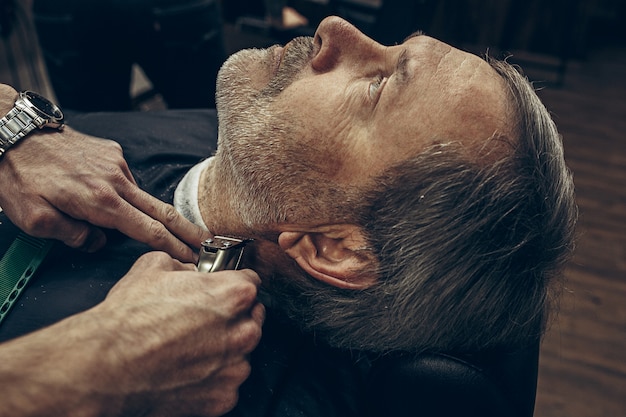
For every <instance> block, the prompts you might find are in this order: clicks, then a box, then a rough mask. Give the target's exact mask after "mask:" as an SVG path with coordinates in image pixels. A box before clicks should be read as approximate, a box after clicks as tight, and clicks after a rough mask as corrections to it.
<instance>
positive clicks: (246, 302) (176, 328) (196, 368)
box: [93, 252, 264, 416]
mask: <svg viewBox="0 0 626 417" xmlns="http://www.w3.org/2000/svg"><path fill="white" fill-rule="evenodd" d="M259 284H260V280H259V278H258V276H257V275H256V274H255V273H254V272H252V271H251V270H243V271H222V272H217V273H212V274H206V273H201V272H196V270H195V267H194V266H193V265H190V264H182V263H180V262H178V261H175V260H173V259H171V258H170V257H169V256H167V255H166V254H164V253H158V252H153V253H149V254H146V255H144V256H143V257H141V258H140V259H139V260H138V261H137V262H136V263H135V265H134V266H133V267H132V268H131V270H130V271H129V272H128V274H127V275H126V276H125V277H124V278H123V279H122V280H121V281H120V282H119V283H118V284H117V285H116V286H115V287H113V289H112V290H111V291H110V293H109V295H108V296H107V298H106V299H105V301H104V302H103V303H102V304H100V305H99V306H97V307H96V308H95V309H94V311H93V312H95V313H96V314H98V315H100V316H101V317H104V318H105V319H104V320H103V322H106V321H107V320H109V321H110V318H111V317H117V318H119V323H118V325H119V326H120V327H119V328H118V327H116V328H114V329H112V330H115V333H114V335H115V337H116V338H117V339H116V340H115V342H114V343H112V345H111V350H110V352H109V353H110V354H109V359H110V360H111V361H112V364H111V365H109V369H110V371H111V373H110V374H109V375H108V376H109V378H110V381H108V382H110V384H111V385H110V386H109V385H108V384H104V389H107V388H108V389H113V390H118V392H119V393H120V394H124V395H125V396H128V397H129V398H131V399H132V398H133V396H135V397H136V398H135V404H134V406H136V407H139V408H141V409H142V410H144V411H145V410H146V406H148V405H149V406H150V408H151V409H153V410H154V412H153V413H152V414H149V415H151V416H152V415H155V416H157V415H158V416H160V415H163V416H178V415H202V416H217V415H221V414H223V413H225V412H226V411H228V410H230V409H231V408H232V407H234V405H235V404H236V402H237V390H238V388H239V385H241V383H243V381H244V380H245V379H246V378H247V377H248V375H249V372H250V366H249V364H248V362H247V354H249V353H250V352H251V351H252V350H253V349H254V347H256V345H257V343H258V341H259V339H260V336H261V324H262V322H263V317H264V308H263V306H262V305H261V304H259V303H258V302H257V301H256V295H257V286H258V285H259ZM113 322H114V323H115V321H113ZM103 372H104V374H106V372H107V371H106V370H103ZM131 403H132V402H131ZM127 411H128V410H127Z"/></svg>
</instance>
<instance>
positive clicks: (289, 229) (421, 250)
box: [216, 18, 575, 350]
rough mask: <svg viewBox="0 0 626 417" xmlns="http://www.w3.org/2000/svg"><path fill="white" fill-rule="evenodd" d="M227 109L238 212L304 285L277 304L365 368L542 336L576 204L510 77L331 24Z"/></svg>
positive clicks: (265, 64)
mask: <svg viewBox="0 0 626 417" xmlns="http://www.w3.org/2000/svg"><path fill="white" fill-rule="evenodd" d="M217 103H218V112H219V117H220V142H219V148H218V153H217V155H216V157H217V160H216V163H217V164H219V166H220V172H222V173H225V174H224V175H225V176H227V177H228V179H229V181H230V183H229V184H230V188H229V192H230V193H231V194H230V200H231V202H233V204H234V202H237V204H239V205H238V206H237V207H236V210H237V211H239V212H240V213H241V220H242V222H243V223H244V226H245V227H244V229H246V230H248V231H261V232H264V233H268V234H273V233H276V234H279V235H280V236H279V238H278V243H279V245H280V247H281V248H282V250H283V251H284V252H285V253H286V254H288V255H289V256H290V257H291V258H292V259H293V261H292V262H295V263H296V264H297V265H298V267H299V269H298V271H301V272H302V271H303V272H304V274H300V276H294V274H293V271H295V269H290V271H291V272H292V273H290V274H289V275H290V276H289V277H288V278H285V279H283V280H282V281H278V280H279V278H276V279H275V282H280V283H281V284H279V285H275V287H277V291H279V292H280V293H282V294H283V295H285V297H284V300H283V305H285V306H286V308H288V310H289V312H290V314H292V315H293V316H294V317H296V318H297V319H298V320H299V321H300V322H302V323H304V324H305V326H308V327H310V328H311V329H314V330H315V331H316V332H318V333H320V334H321V335H323V336H324V338H326V339H327V340H329V341H330V342H331V343H332V344H335V345H339V346H344V347H356V348H362V349H371V350H389V349H408V350H424V349H446V350H450V349H455V350H456V349H459V350H460V349H480V348H484V347H487V346H495V345H501V344H506V343H509V342H516V341H518V340H520V339H522V338H527V337H528V336H529V335H532V334H533V333H537V332H539V328H540V324H541V318H542V316H543V309H544V306H545V302H546V300H547V298H548V293H547V289H548V287H549V286H548V281H549V278H550V277H551V274H552V273H553V272H554V269H555V267H556V266H557V264H558V263H559V261H560V259H561V257H562V256H563V255H564V254H565V253H566V252H567V249H568V248H569V246H570V244H571V229H572V227H573V222H574V217H575V210H574V205H573V190H572V184H571V179H570V177H569V174H568V172H567V170H566V168H565V166H564V162H563V155H562V149H561V145H560V140H559V137H558V134H557V133H556V129H555V128H554V125H553V123H552V121H551V120H550V118H549V116H548V114H547V112H546V110H545V108H543V106H541V103H540V102H539V101H538V99H537V98H536V95H535V94H534V92H533V91H532V88H531V87H530V86H529V85H528V83H527V82H526V81H525V80H524V79H523V78H522V77H520V76H519V74H517V72H515V71H514V70H511V69H510V67H508V66H507V65H506V64H502V63H489V62H487V61H484V60H482V59H480V58H478V57H476V56H473V55H471V54H467V53H464V52H462V51H460V50H457V49H454V48H451V47H450V46H448V45H446V44H443V43H441V42H439V41H436V40H434V39H432V38H429V37H426V36H421V35H418V36H413V37H411V38H409V39H407V40H406V41H405V42H404V43H403V44H401V45H397V46H394V47H384V46H382V45H379V44H377V43H375V42H374V41H372V40H371V39H369V38H367V37H365V36H364V35H363V34H361V33H360V32H358V31H357V30H356V29H355V28H354V27H352V26H350V25H349V24H348V23H347V22H345V21H343V20H340V19H338V18H329V19H326V20H325V21H324V22H322V23H321V24H320V27H319V28H318V30H317V33H316V35H315V37H314V38H313V39H309V38H299V39H296V40H294V41H292V42H291V43H289V44H287V45H286V46H285V47H284V48H281V47H273V48H270V49H268V50H250V51H244V52H241V53H239V54H237V55H235V56H234V57H232V58H231V59H230V60H229V61H228V62H227V63H226V64H225V65H224V68H223V69H222V71H221V72H220V76H219V80H218V98H217ZM285 268H288V267H285ZM285 268H283V269H282V270H279V271H278V273H279V274H280V273H283V274H284V272H285V271H286V269H285ZM296 275H297V274H296Z"/></svg>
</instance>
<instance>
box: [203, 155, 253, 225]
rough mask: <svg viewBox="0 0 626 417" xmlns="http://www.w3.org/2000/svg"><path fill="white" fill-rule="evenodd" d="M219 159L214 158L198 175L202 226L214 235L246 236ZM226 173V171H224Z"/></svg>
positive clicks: (227, 178) (228, 181) (232, 185)
mask: <svg viewBox="0 0 626 417" xmlns="http://www.w3.org/2000/svg"><path fill="white" fill-rule="evenodd" d="M221 165H222V164H221V161H220V159H219V158H218V157H217V156H216V157H214V158H213V159H212V161H211V163H210V164H209V165H207V167H206V168H205V169H204V171H203V172H202V174H201V175H200V183H199V184H198V205H199V208H200V214H201V215H202V220H203V221H204V224H205V225H206V226H207V227H208V229H209V231H211V233H213V234H215V235H241V236H243V235H246V234H247V233H246V230H244V229H245V228H244V224H243V221H242V220H241V218H239V216H238V215H237V210H236V209H235V208H234V207H235V205H234V204H233V202H234V200H235V198H234V196H233V193H232V190H233V189H234V188H233V187H234V184H232V180H230V178H229V177H228V175H223V174H224V172H225V170H224V169H222V166H221ZM226 172H227V171H226Z"/></svg>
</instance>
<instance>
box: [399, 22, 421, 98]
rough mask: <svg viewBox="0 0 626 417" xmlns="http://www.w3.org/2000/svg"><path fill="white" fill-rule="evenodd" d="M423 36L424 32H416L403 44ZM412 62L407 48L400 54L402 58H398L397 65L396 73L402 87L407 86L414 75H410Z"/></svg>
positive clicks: (405, 39)
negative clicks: (410, 63) (410, 62)
mask: <svg viewBox="0 0 626 417" xmlns="http://www.w3.org/2000/svg"><path fill="white" fill-rule="evenodd" d="M423 35H424V32H422V31H421V30H416V31H415V32H413V33H411V34H410V35H409V36H407V37H406V38H404V41H402V43H403V44H404V43H406V42H407V41H408V40H409V39H413V38H417V37H418V36H423ZM410 60H411V59H410V58H409V53H408V51H407V49H406V48H405V49H404V50H403V51H402V53H401V54H400V56H399V57H398V63H397V64H396V73H397V74H398V84H399V85H401V86H404V85H407V84H408V82H409V81H410V79H411V75H412V74H410V73H409V61H410Z"/></svg>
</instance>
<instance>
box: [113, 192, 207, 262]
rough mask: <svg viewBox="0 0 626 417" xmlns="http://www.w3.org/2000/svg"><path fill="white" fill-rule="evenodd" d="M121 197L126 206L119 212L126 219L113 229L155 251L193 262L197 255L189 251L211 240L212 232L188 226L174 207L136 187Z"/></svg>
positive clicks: (188, 223) (188, 222)
mask: <svg viewBox="0 0 626 417" xmlns="http://www.w3.org/2000/svg"><path fill="white" fill-rule="evenodd" d="M122 197H123V198H124V200H125V202H123V203H122V204H125V205H126V207H124V208H121V209H122V210H121V211H122V212H126V213H128V217H127V218H126V221H123V222H120V223H118V224H116V225H115V226H116V227H117V229H118V230H119V231H120V232H122V233H124V234H126V235H128V236H130V237H131V238H133V239H136V240H139V241H141V242H143V243H146V244H148V245H150V246H151V247H152V248H154V249H158V250H163V251H165V252H167V253H169V254H170V255H172V256H173V257H175V258H178V259H180V260H182V261H187V262H194V261H195V258H196V253H195V251H194V250H192V249H191V248H199V247H200V245H201V243H202V242H203V241H204V240H206V239H208V238H209V237H211V233H209V232H208V231H207V230H205V229H203V228H201V227H200V226H197V225H195V224H193V223H191V222H190V221H189V220H187V219H186V218H185V217H183V216H182V215H181V214H180V213H179V212H178V211H176V209H175V208H174V206H172V205H171V204H166V203H164V202H162V201H161V200H159V199H157V198H156V197H153V196H151V195H150V194H148V193H146V192H145V191H143V190H141V189H139V188H137V187H134V189H133V190H131V191H130V192H128V193H125V195H122Z"/></svg>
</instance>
